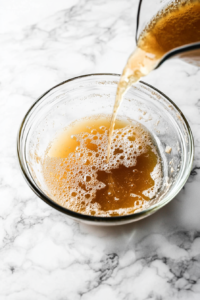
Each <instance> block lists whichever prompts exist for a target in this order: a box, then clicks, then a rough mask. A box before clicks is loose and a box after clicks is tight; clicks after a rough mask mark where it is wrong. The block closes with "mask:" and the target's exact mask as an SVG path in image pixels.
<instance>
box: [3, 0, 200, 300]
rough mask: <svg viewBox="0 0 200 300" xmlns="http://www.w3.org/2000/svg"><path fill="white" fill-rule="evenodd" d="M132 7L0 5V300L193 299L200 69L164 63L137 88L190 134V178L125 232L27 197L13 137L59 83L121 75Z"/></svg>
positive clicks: (197, 286) (118, 3)
mask: <svg viewBox="0 0 200 300" xmlns="http://www.w3.org/2000/svg"><path fill="white" fill-rule="evenodd" d="M137 3H138V1H137V0H123V1H122V0H57V1H49V0H35V1H25V0H18V1H14V0H1V10H0V24H1V26H0V122H1V123H0V124H1V126H0V299H1V300H27V299H28V300H32V299H34V300H35V299H37V300H47V299H48V300H71V299H72V300H80V299H81V300H90V299H92V300H99V299H109V300H147V299H148V300H150V299H153V300H154V299H157V300H166V299H170V300H173V299H181V300H182V299H184V300H185V299H187V300H188V299H195V300H199V299H200V69H198V68H197V67H194V66H191V65H188V64H185V63H183V62H181V61H179V60H171V61H168V62H166V63H165V64H163V66H162V67H161V68H160V69H158V70H156V71H153V72H152V74H150V75H149V76H148V77H146V78H145V81H146V82H148V83H150V84H152V85H155V86H156V87H157V88H158V89H160V90H161V91H162V92H164V93H166V94H167V95H168V96H169V97H171V99H172V100H173V101H174V102H175V103H176V104H177V105H178V106H179V107H180V108H181V110H182V111H183V113H184V114H185V116H186V117H187V119H188V121H189V123H190V125H191V128H192V130H193V133H194V139H195V150H196V154H195V160H194V168H193V170H192V172H191V176H190V178H189V180H188V182H187V184H186V185H185V187H184V188H183V189H182V191H181V192H180V193H179V194H178V196H177V197H176V198H175V199H174V200H173V201H172V202H171V203H170V204H168V205H167V206H165V207H164V208H163V209H161V210H160V211H159V212H157V213H156V214H154V215H153V216H151V217H149V218H147V219H145V220H143V221H140V222H137V223H132V224H130V225H126V226H121V227H113V228H106V227H104V228H101V227H92V226H87V225H84V224H80V223H77V222H75V221H72V220H71V219H69V218H68V217H67V216H65V215H63V214H61V213H59V212H57V211H55V210H54V209H52V208H51V207H49V206H48V205H47V204H45V203H44V202H43V201H41V200H40V199H39V198H37V197H36V195H35V194H34V193H33V192H32V191H31V190H30V189H29V187H28V186H27V184H26V182H25V181H24V178H23V177H22V175H21V171H20V169H19V166H18V162H17V157H16V135H17V131H18V128H19V125H20V122H21V120H22V117H23V116H24V114H25V112H26V111H27V109H28V108H29V107H30V106H31V104H32V103H33V102H34V101H35V100H36V99H37V98H38V97H39V96H40V95H41V94H42V93H44V92H45V91H46V90H47V89H49V88H50V87H52V86H54V85H56V84H58V83H59V82H61V81H64V80H66V79H68V78H71V77H74V76H78V75H82V74H88V73H97V72H103V73H105V72H109V73H111V72H113V73H121V72H122V68H123V66H124V65H125V62H126V59H127V57H128V56H129V54H130V53H131V52H132V50H133V48H134V33H135V17H136V8H137Z"/></svg>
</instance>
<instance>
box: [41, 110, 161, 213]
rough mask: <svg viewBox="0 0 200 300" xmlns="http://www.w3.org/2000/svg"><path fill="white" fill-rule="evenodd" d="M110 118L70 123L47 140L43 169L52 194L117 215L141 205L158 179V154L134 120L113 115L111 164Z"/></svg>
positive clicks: (75, 206)
mask: <svg viewBox="0 0 200 300" xmlns="http://www.w3.org/2000/svg"><path fill="white" fill-rule="evenodd" d="M109 125H110V117H108V116H98V117H91V118H86V119H83V120H79V121H77V122H74V123H73V124H71V125H70V126H68V127H67V128H66V129H65V130H64V131H63V132H62V133H61V134H60V135H59V136H58V137H57V138H56V139H55V140H54V141H53V142H52V143H51V145H50V147H49V149H48V150H47V153H46V155H45V159H44V162H43V174H44V178H45V181H46V184H47V186H48V190H49V192H50V196H51V197H52V198H53V199H54V200H55V201H56V202H57V203H59V204H60V205H62V206H64V207H66V208H68V209H71V210H73V211H77V212H80V213H82V214H88V215H100V216H118V215H126V214H129V213H133V212H135V211H137V210H141V209H142V207H143V206H145V203H147V202H148V201H149V200H150V199H152V198H153V197H154V196H155V194H156V192H157V191H158V189H159V187H160V185H161V182H162V167H161V158H160V155H159V151H158V148H157V146H156V144H155V141H154V140H153V138H152V136H151V134H150V133H149V132H148V130H147V129H146V128H144V126H142V125H140V124H139V123H137V122H134V121H130V120H129V121H122V120H117V121H116V123H115V130H114V132H113V142H112V147H111V155H110V160H109V163H107V161H106V158H107V144H108V130H109Z"/></svg>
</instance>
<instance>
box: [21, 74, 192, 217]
mask: <svg viewBox="0 0 200 300" xmlns="http://www.w3.org/2000/svg"><path fill="white" fill-rule="evenodd" d="M96 76H115V77H118V78H119V77H120V76H121V75H120V74H116V73H92V74H86V75H81V76H77V77H73V78H70V79H68V80H65V81H62V82H61V83H59V84H57V85H55V86H53V87H52V88H50V89H49V90H47V91H46V92H45V93H44V94H42V95H41V96H40V97H39V98H38V99H37V100H36V101H35V102H34V103H33V104H32V105H31V107H30V108H29V109H28V111H27V113H26V114H25V116H24V118H23V119H22V122H21V124H20V127H19V130H18V134H17V157H18V162H19V165H20V169H21V171H22V174H23V176H24V178H25V180H26V182H27V183H28V185H29V187H30V188H31V189H32V190H33V192H34V193H35V194H36V195H37V196H38V197H39V198H40V199H41V200H43V201H44V202H46V203H47V204H48V205H50V206H51V207H53V208H54V209H56V210H58V211H60V212H62V213H64V214H65V215H68V216H70V217H72V218H74V219H78V220H83V221H90V222H91V223H93V222H99V223H103V222H104V223H115V222H119V223H121V222H124V221H127V222H128V221H129V220H133V221H134V219H141V218H144V217H145V216H148V215H150V214H152V213H154V212H156V211H157V210H158V209H160V208H162V207H163V206H165V205H166V204H167V203H169V202H170V201H171V200H172V199H174V197H175V196H176V195H177V194H178V193H179V192H180V190H181V189H182V187H183V186H184V185H185V183H186V181H187V179H188V177H189V176H190V172H191V170H192V164H193V159H194V138H193V134H192V131H191V128H190V125H189V123H188V121H187V119H186V117H185V116H184V114H183V113H182V111H181V110H180V109H179V108H178V106H177V105H176V104H175V103H174V102H173V101H172V100H171V99H170V98H169V97H168V96H166V95H165V94H164V93H163V92H161V91H160V90H158V89H157V88H155V87H154V86H152V85H150V84H148V83H146V82H144V81H139V83H140V84H142V85H144V86H147V87H149V88H150V89H152V90H154V91H156V92H157V93H158V94H160V95H162V96H163V97H164V98H165V99H166V100H167V101H168V102H169V103H170V104H172V105H173V106H174V107H175V109H176V110H177V111H178V112H179V114H180V115H181V117H182V119H183V121H184V123H185V125H186V127H187V131H188V136H189V142H188V143H189V145H190V148H191V149H190V150H191V151H190V153H191V155H190V158H189V164H188V167H189V168H188V172H185V176H184V177H183V179H182V181H181V184H180V185H179V186H178V188H177V189H176V191H175V192H174V194H173V195H171V197H169V199H167V200H166V201H164V200H165V198H163V199H162V200H161V202H158V203H155V204H154V205H152V206H151V207H150V208H148V209H145V210H142V211H140V212H136V213H132V214H128V215H124V216H114V217H103V216H91V215H84V214H81V213H78V212H75V211H72V210H69V209H67V208H65V207H63V206H61V205H59V204H57V203H56V202H54V201H53V200H52V199H51V198H50V197H48V196H47V195H46V194H45V193H44V192H43V191H42V190H41V189H40V188H39V187H38V185H37V183H36V182H35V180H34V179H33V178H32V179H31V178H30V177H29V174H27V172H26V170H25V168H24V166H23V159H22V157H21V135H22V132H23V129H24V127H25V124H26V120H27V119H28V117H29V115H30V114H31V112H32V110H33V108H34V107H35V106H36V105H37V104H38V103H39V102H40V101H41V100H42V99H43V97H44V96H45V95H47V94H48V93H49V92H51V91H52V90H54V89H56V88H58V87H60V86H62V85H64V84H66V83H69V82H71V81H75V80H78V79H81V78H86V77H94V78H95V77H96ZM25 163H26V166H27V162H26V161H25ZM32 180H33V182H34V184H33V182H32Z"/></svg>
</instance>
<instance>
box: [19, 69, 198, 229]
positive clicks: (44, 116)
mask: <svg viewBox="0 0 200 300" xmlns="http://www.w3.org/2000/svg"><path fill="white" fill-rule="evenodd" d="M119 78H120V75H117V74H91V75H85V76H80V77H76V78H73V79H69V80H67V81H65V82H62V83H60V84H58V85H57V86H55V87H53V88H52V89H50V90H49V91H47V92H46V93H45V94H44V95H42V96H41V97H40V98H39V99H38V100H37V101H36V102H35V103H34V104H33V105H32V107H31V108H30V109H29V111H28V112H27V114H26V115H25V117H24V119H23V120H22V123H21V126H20V130H19V134H18V139H17V153H18V159H19V163H20V166H21V170H22V172H23V174H24V176H25V179H26V181H27V183H28V184H29V186H30V187H31V189H32V190H33V191H34V192H35V194H36V195H37V196H38V197H40V198H41V199H42V200H43V201H45V202H46V203H47V204H48V205H50V206H52V207H53V208H55V209H57V210H59V211H60V212H62V213H64V214H66V215H68V216H70V217H72V218H74V219H76V220H78V221H84V222H86V223H89V224H94V225H95V224H96V225H97V224H99V225H120V224H126V223H130V222H133V221H138V220H140V219H143V218H145V217H147V216H149V215H151V214H152V213H154V212H156V211H157V210H158V209H160V208H161V207H163V206H164V205H166V204H167V203H168V202H169V201H171V200H172V199H173V198H174V197H175V196H176V195H177V194H178V192H179V191H180V190H181V188H182V187H183V186H184V184H185V183H186V181H187V179H188V177H189V175H190V171H191V167H192V162H193V156H194V144H193V136H192V132H191V129H190V126H189V125H188V122H187V120H186V119H185V117H184V115H183V114H182V112H181V111H180V110H179V108H178V107H177V106H176V105H175V104H174V103H173V102H172V101H171V100H170V99H169V98H168V97H167V96H165V95H164V94H163V93H161V92H160V91H158V90H157V89H155V88H154V87H152V86H150V85H148V84H146V83H144V82H139V83H137V84H136V85H135V86H132V87H131V88H130V89H129V91H128V92H127V93H126V95H125V97H124V99H123V102H122V105H121V107H120V109H119V113H118V117H119V118H120V117H121V118H124V117H125V118H130V119H134V120H136V121H138V122H140V123H141V124H143V125H144V126H145V127H147V129H148V130H149V131H150V132H151V134H152V136H153V137H154V139H155V141H156V143H157V146H158V148H159V151H160V155H161V157H162V160H163V174H164V176H163V178H164V179H163V184H162V187H161V189H160V191H159V193H158V194H157V195H156V197H155V198H153V199H152V200H150V201H149V202H148V206H146V207H145V209H143V210H142V211H138V212H136V213H133V214H129V215H125V216H116V217H99V216H90V215H83V214H80V213H77V212H74V211H71V210H69V209H66V208H64V207H62V206H60V205H59V204H57V203H56V202H55V201H54V200H53V199H51V198H50V197H49V196H47V194H48V195H49V193H48V191H47V189H48V188H47V186H46V184H45V181H44V178H43V175H42V171H41V160H42V159H43V157H44V154H45V151H46V149H47V147H48V146H49V143H50V142H51V141H52V140H53V139H54V138H55V137H56V136H57V134H58V133H60V132H62V130H63V128H65V127H66V126H67V125H69V124H70V123H72V122H73V121H75V120H78V119H81V118H84V117H89V116H93V115H102V114H104V115H105V114H106V115H108V114H109V115H111V114H112V110H113V105H114V101H115V93H116V88H117V84H118V81H119ZM169 147H170V148H171V149H172V150H171V152H170V151H168V149H170V148H169ZM167 152H168V153H167ZM45 191H47V192H45Z"/></svg>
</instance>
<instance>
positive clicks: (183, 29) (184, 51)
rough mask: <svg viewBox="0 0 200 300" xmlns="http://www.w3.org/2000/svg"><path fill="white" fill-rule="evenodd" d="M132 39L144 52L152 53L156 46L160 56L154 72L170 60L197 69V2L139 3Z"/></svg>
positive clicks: (199, 15)
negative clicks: (179, 61)
mask: <svg viewBox="0 0 200 300" xmlns="http://www.w3.org/2000/svg"><path fill="white" fill-rule="evenodd" d="M149 15H151V18H149ZM144 16H145V17H146V19H145V18H144ZM147 16H148V19H147ZM170 18H171V19H170ZM174 20H176V21H174ZM187 21H188V24H187ZM152 24H153V25H152ZM155 24H156V25H155ZM191 24H192V25H191ZM156 26H157V28H156ZM162 31H163V32H162ZM144 33H145V34H144ZM145 35H146V36H147V37H146V36H145ZM173 35H174V36H173ZM135 39H136V44H137V46H138V47H140V45H141V44H142V45H143V47H144V46H145V47H146V48H145V49H147V50H146V52H150V53H154V52H155V47H156V46H157V48H158V51H160V53H159V55H160V56H159V59H158V64H157V66H156V67H155V69H156V68H158V67H160V66H161V65H162V64H163V63H164V62H165V61H166V60H168V59H170V58H173V57H175V58H180V59H182V60H184V61H185V62H187V63H190V64H193V65H195V66H197V67H200V1H198V0H196V1H195V0H192V1H191V0H179V1H164V3H163V1H162V3H161V1H158V0H151V1H149V0H139V3H138V10H137V18H136V33H135ZM145 39H146V40H145ZM167 39H168V41H167ZM141 40H143V41H142V43H141ZM146 44H148V47H147V46H146ZM150 44H152V45H153V46H152V47H149V46H151V45H150ZM153 47H154V48H153ZM149 49H150V50H152V49H153V51H149ZM159 49H160V50H159ZM156 51H157V50H156Z"/></svg>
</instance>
